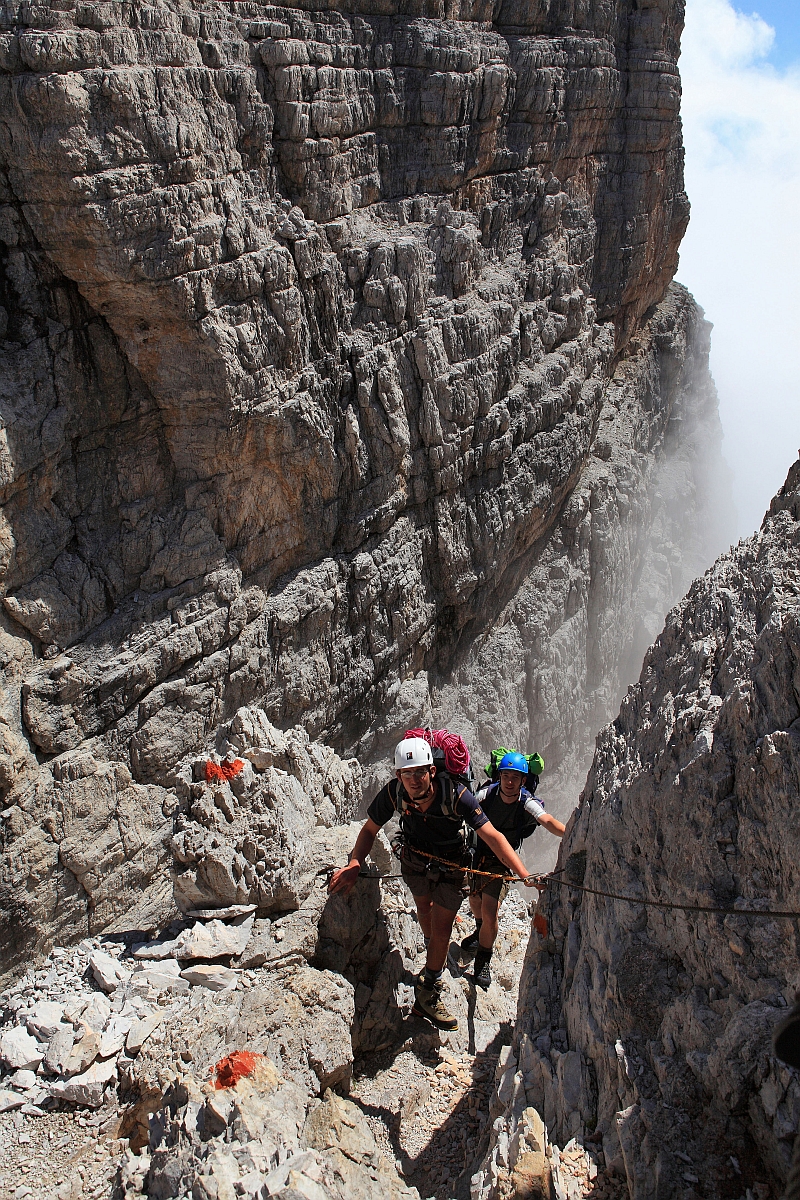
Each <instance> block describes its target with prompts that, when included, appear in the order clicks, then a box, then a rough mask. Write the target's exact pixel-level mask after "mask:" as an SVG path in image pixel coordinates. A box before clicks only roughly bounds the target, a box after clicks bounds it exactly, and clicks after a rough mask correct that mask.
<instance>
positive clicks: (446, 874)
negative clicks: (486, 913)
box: [400, 846, 469, 913]
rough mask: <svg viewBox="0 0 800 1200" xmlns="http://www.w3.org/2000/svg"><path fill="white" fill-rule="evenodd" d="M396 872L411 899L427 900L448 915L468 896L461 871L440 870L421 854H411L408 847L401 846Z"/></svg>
mask: <svg viewBox="0 0 800 1200" xmlns="http://www.w3.org/2000/svg"><path fill="white" fill-rule="evenodd" d="M400 870H401V872H402V875H403V881H404V882H405V884H406V887H407V888H408V889H409V891H410V892H411V895H412V896H413V897H414V899H415V900H416V899H417V898H420V899H421V898H422V897H428V898H429V899H430V900H432V901H433V903H434V904H438V905H439V907H440V908H445V909H447V911H448V912H452V913H457V912H458V910H459V909H460V908H461V903H462V901H463V900H464V898H465V897H466V896H467V895H468V894H469V888H468V886H467V874H466V871H465V870H464V871H454V870H452V869H451V868H450V867H443V866H441V865H440V864H439V863H437V862H433V861H432V860H431V859H429V858H425V857H424V856H423V855H421V854H415V853H414V851H413V850H412V849H411V847H410V846H404V847H403V854H402V858H401V859H400Z"/></svg>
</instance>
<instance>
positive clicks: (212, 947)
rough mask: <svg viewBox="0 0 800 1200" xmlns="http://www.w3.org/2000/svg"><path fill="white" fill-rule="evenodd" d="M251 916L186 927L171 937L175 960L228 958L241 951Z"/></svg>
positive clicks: (246, 940) (246, 941) (248, 931)
mask: <svg viewBox="0 0 800 1200" xmlns="http://www.w3.org/2000/svg"><path fill="white" fill-rule="evenodd" d="M253 919H254V918H253V917H252V916H247V917H238V918H236V919H235V920H234V921H233V922H232V923H231V924H225V923H224V922H222V921H218V920H212V921H208V922H206V923H202V922H199V921H198V923H197V924H196V925H195V926H194V927H193V928H192V929H186V930H184V932H183V933H181V934H179V936H178V937H177V938H176V940H175V948H174V950H173V954H174V957H175V958H178V959H184V960H185V959H192V958H232V957H234V956H235V955H237V954H241V953H242V952H243V950H244V948H245V946H246V945H247V943H248V941H249V940H250V934H251V932H252V929H253Z"/></svg>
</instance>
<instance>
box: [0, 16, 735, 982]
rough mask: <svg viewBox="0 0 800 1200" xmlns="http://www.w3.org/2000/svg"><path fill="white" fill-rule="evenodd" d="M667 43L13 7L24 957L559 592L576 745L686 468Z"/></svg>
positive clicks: (7, 102)
mask: <svg viewBox="0 0 800 1200" xmlns="http://www.w3.org/2000/svg"><path fill="white" fill-rule="evenodd" d="M681 21H682V5H681V4H679V3H675V2H671V0H660V2H659V3H648V4H647V5H646V6H644V5H642V4H641V3H638V0H617V2H616V3H609V2H608V0H596V2H592V3H588V4H586V3H577V2H576V0H558V2H555V0H552V2H548V3H546V4H544V3H543V4H535V5H533V6H531V5H527V4H526V5H518V4H516V3H514V2H513V0H505V2H503V3H499V4H495V5H484V4H481V3H475V4H464V5H462V6H458V5H452V6H445V5H443V4H442V5H440V4H437V3H430V4H425V3H420V4H414V3H412V4H403V5H402V6H401V5H397V6H395V5H393V4H391V3H389V4H384V3H381V4H380V5H377V4H375V5H370V4H369V3H366V2H365V3H359V4H358V5H350V6H348V7H343V6H342V7H339V6H334V5H333V4H331V5H328V6H324V5H323V6H321V7H320V9H318V10H313V11H311V10H309V11H306V9H304V8H300V7H294V8H282V7H277V6H271V5H262V4H258V3H255V2H253V0H234V2H232V3H224V4H223V3H216V2H214V0H203V2H198V3H189V2H187V0H174V2H170V3H167V2H166V0H164V2H160V0H159V2H157V3H153V4H146V3H142V2H140V0H134V2H133V3H125V4H122V3H117V2H116V0H109V2H104V3H71V2H70V0H65V2H64V3H63V4H59V5H58V6H52V7H50V6H48V5H37V6H30V5H28V4H21V3H14V2H9V3H6V4H4V5H3V7H2V9H0V292H1V293H2V294H1V295H0V303H2V309H0V336H2V339H3V340H2V345H1V346H0V354H2V370H0V404H2V409H3V419H4V430H3V444H2V466H1V468H0V485H1V486H2V497H1V498H2V502H3V524H2V530H1V531H0V547H1V548H2V556H1V558H0V570H1V571H2V578H1V581H0V582H1V583H2V593H3V616H2V646H3V656H2V658H3V661H2V669H3V673H4V677H3V710H2V714H1V715H2V727H1V731H2V739H3V744H2V754H0V785H2V788H3V794H4V801H3V802H4V806H5V807H4V809H3V813H4V816H3V822H4V825H3V859H2V885H1V886H2V888H3V897H4V902H3V905H4V910H5V912H6V914H7V919H6V923H5V924H4V925H3V932H2V935H1V936H0V944H2V946H3V953H4V957H5V961H6V962H8V963H10V964H12V963H13V962H14V961H17V960H21V959H22V958H23V957H24V956H26V955H28V954H30V953H31V952H32V950H33V949H35V948H36V947H38V946H41V945H44V944H46V943H47V942H48V941H49V939H50V938H51V937H52V936H56V937H58V938H59V940H62V941H64V940H66V939H68V938H70V937H73V936H76V935H77V934H78V933H79V932H84V931H85V930H86V929H87V927H88V928H91V929H98V928H102V927H106V926H107V925H108V924H109V923H112V922H113V921H115V920H118V919H119V920H123V919H124V920H126V921H130V920H141V921H142V922H145V923H146V922H147V921H151V920H152V919H153V914H154V912H155V911H157V909H158V905H159V904H160V903H162V899H161V898H160V893H159V888H160V887H161V882H160V881H163V876H164V868H165V864H166V861H167V859H166V850H165V839H166V838H167V837H168V836H169V833H170V832H171V820H172V813H173V811H174V807H175V788H176V786H177V784H178V781H179V779H180V778H181V776H180V771H181V770H182V769H183V767H184V766H185V764H186V762H187V761H188V757H189V756H190V755H192V754H194V753H195V752H196V751H197V750H198V749H200V748H204V749H211V748H213V746H214V744H215V739H216V737H217V731H218V730H219V728H220V726H221V724H222V723H223V722H225V721H229V720H230V719H231V718H232V716H233V715H234V713H236V712H237V711H238V710H239V709H240V708H241V707H242V706H248V705H249V706H254V707H256V708H260V709H263V710H265V711H266V713H267V714H268V715H269V717H270V718H271V720H272V721H273V722H275V723H276V724H277V725H279V726H280V727H282V728H289V727H293V726H295V725H298V724H302V725H304V726H305V728H306V729H307V730H308V731H309V732H310V733H311V734H312V735H314V736H324V737H326V738H328V739H330V740H332V741H334V742H335V744H336V745H337V746H338V747H339V748H352V747H353V746H354V745H355V744H356V743H357V742H358V741H359V739H362V738H363V736H364V731H365V730H367V729H369V727H370V725H371V723H372V722H373V720H374V718H375V716H376V714H384V713H386V712H387V711H389V710H392V709H393V708H394V709H395V711H397V702H398V699H400V700H402V696H403V695H405V694H406V693H405V692H403V691H402V690H403V689H404V688H405V689H406V692H407V691H408V690H409V689H410V690H411V692H412V693H414V694H416V693H415V692H414V689H415V688H419V686H420V682H419V681H420V680H423V686H427V684H425V683H424V678H423V677H427V678H431V679H433V680H434V681H435V682H436V687H439V686H440V685H441V681H442V680H445V679H446V678H447V677H448V673H449V672H450V671H451V670H452V669H454V668H456V667H459V666H460V665H462V664H463V663H464V661H465V653H466V652H467V651H468V650H469V648H470V646H471V645H472V644H473V643H474V641H475V639H476V637H477V635H478V633H479V632H480V631H485V630H486V629H489V628H492V627H493V624H494V622H495V621H496V619H497V618H498V616H499V615H500V614H501V613H502V612H504V611H505V610H506V606H507V605H508V604H509V603H510V602H512V601H513V598H514V597H515V596H516V595H517V593H518V591H519V589H520V587H521V586H522V585H523V582H524V580H525V579H526V577H527V576H528V575H529V574H530V571H531V570H532V568H533V567H534V566H536V565H537V564H538V565H539V569H540V572H541V571H544V570H546V571H547V575H548V587H547V592H548V595H547V598H546V604H545V605H544V606H543V608H542V610H541V611H540V610H539V608H538V603H534V601H533V599H532V596H534V595H535V596H536V597H537V598H538V596H539V594H540V592H541V588H540V587H536V586H535V585H534V584H531V585H529V586H528V590H527V591H524V592H523V593H520V597H521V598H520V600H519V601H518V608H517V609H515V610H514V611H518V612H520V613H522V612H523V611H525V610H530V612H531V618H530V620H529V621H528V620H527V618H526V622H527V623H526V628H528V627H530V628H531V629H533V628H536V629H537V630H540V631H541V633H540V635H537V636H538V638H539V640H538V641H537V642H536V643H535V644H536V646H537V650H536V657H537V663H539V664H540V665H539V666H538V667H537V668H536V670H539V671H540V672H541V679H540V680H539V682H538V683H537V682H536V679H535V678H534V676H535V671H531V669H530V668H529V667H528V665H527V663H526V672H527V673H528V674H529V675H530V680H529V683H528V684H527V685H526V686H527V688H528V691H530V692H531V694H532V695H533V694H535V693H536V692H537V689H538V690H539V692H540V693H541V694H542V696H546V697H551V696H552V697H553V699H552V701H550V700H549V699H548V700H547V701H546V702H545V701H543V702H542V703H544V704H545V708H544V710H543V711H542V712H540V716H541V718H542V721H543V724H542V725H541V726H539V727H535V729H534V732H536V733H538V732H539V730H540V729H541V731H542V733H541V736H542V737H546V738H548V739H549V742H551V743H552V744H553V745H554V746H558V748H559V749H558V753H559V754H560V755H561V756H562V757H563V758H564V760H567V759H568V758H569V755H570V754H571V753H573V751H574V747H573V746H572V743H571V740H570V739H571V738H572V737H573V732H574V731H573V730H572V728H571V726H570V720H569V710H570V708H571V707H573V706H574V702H575V697H576V696H577V694H578V692H579V691H580V690H581V689H582V688H583V684H582V682H581V679H582V672H588V674H587V679H588V680H589V682H590V685H591V686H590V691H591V694H592V696H596V697H597V700H596V705H595V700H591V701H587V702H586V703H585V704H582V706H579V707H580V712H579V713H578V715H577V717H576V721H577V724H578V725H579V726H580V729H581V731H583V730H585V728H586V726H587V723H590V722H591V720H592V712H593V711H599V710H598V709H597V705H599V709H603V706H604V705H605V704H606V702H607V700H608V699H609V698H610V697H612V696H613V695H614V694H615V692H616V689H617V687H618V678H619V670H620V669H621V668H620V663H619V661H618V660H619V659H620V654H622V655H623V656H624V654H625V653H627V650H626V651H622V652H618V651H617V650H616V649H611V650H610V649H609V646H610V645H612V644H615V637H616V634H615V631H614V629H613V623H612V622H611V613H612V611H613V609H614V606H615V605H617V604H620V603H621V604H622V605H623V607H625V608H627V605H628V603H629V598H630V597H632V596H634V595H635V594H637V593H642V592H643V591H646V590H647V586H646V579H647V578H649V577H651V576H652V572H653V569H654V567H653V564H654V563H655V562H656V559H655V558H654V557H653V556H652V555H651V556H650V558H648V557H647V555H646V554H645V553H644V551H643V547H644V544H645V543H644V542H642V540H641V537H640V535H639V534H638V533H637V532H636V526H635V523H634V520H633V515H632V514H637V513H638V512H641V513H643V514H646V515H647V522H646V523H647V524H649V525H650V526H651V527H652V528H656V527H657V526H658V520H654V519H651V516H650V513H651V511H652V510H653V506H654V505H655V507H656V508H657V494H658V490H659V489H658V486H656V483H655V480H656V476H657V474H658V472H657V470H656V468H655V466H654V463H655V460H656V459H659V461H662V460H664V456H663V455H662V453H661V451H662V449H663V447H665V446H666V445H667V443H668V442H669V441H670V439H671V440H672V441H674V442H675V443H676V445H678V446H679V447H683V449H679V453H683V454H688V455H689V457H690V458H691V457H692V452H691V450H690V449H689V448H688V447H689V446H690V445H691V440H692V437H694V436H695V433H694V432H692V433H691V434H690V435H689V437H688V440H687V439H686V438H683V439H682V437H681V434H680V429H681V425H680V422H679V421H678V417H679V416H680V415H681V413H684V418H683V419H684V420H686V412H687V411H688V409H689V408H691V399H690V397H691V395H692V392H691V388H690V387H689V386H688V381H689V378H690V376H692V374H693V372H695V373H699V375H702V367H701V366H698V365H697V364H699V363H701V360H702V358H703V343H704V338H705V334H704V333H703V332H702V327H701V325H700V324H699V319H698V316H697V314H696V312H695V310H694V308H693V305H692V302H691V301H690V299H689V298H688V297H687V296H686V295H685V294H682V293H680V292H677V291H673V292H671V293H670V294H669V295H667V288H668V285H669V281H670V279H671V278H672V275H673V273H674V269H675V265H676V261H677V248H678V244H679V241H680V238H681V235H682V233H683V230H684V228H685V225H686V220H687V215H688V206H687V201H686V197H685V195H684V193H683V190H682V148H681V141H680V127H679V121H678V102H679V80H678V74H677V68H676V59H677V53H678V39H679V34H680V28H681ZM707 386H708V385H707V381H706V382H705V383H701V387H700V392H699V395H700V409H701V410H702V412H705V413H706V415H705V416H703V415H702V412H701V416H700V418H699V424H696V425H693V424H692V421H693V420H694V418H692V417H690V418H689V419H688V422H687V424H686V425H685V427H686V428H688V429H691V430H694V431H695V432H696V430H697V429H700V428H701V427H702V425H703V421H706V424H707V425H708V427H709V428H710V424H709V422H711V423H713V422H712V418H711V416H709V415H708V413H709V411H710V410H709V404H710V403H711V402H710V401H709V400H708V397H707V396H706V395H705V393H704V391H703V388H705V387H707ZM704 397H705V398H704ZM712 407H713V406H712ZM673 417H675V420H673V419H672V418H673ZM612 429H613V434H612ZM714 436H716V435H714ZM626 461H627V463H628V465H627V466H626ZM664 461H665V460H664ZM628 473H629V474H630V479H628ZM690 474H691V472H690ZM687 478H688V476H687ZM579 484H580V487H579V490H578V492H577V493H576V487H577V486H578V485H579ZM626 496H627V497H628V500H625V499H624V497H626ZM587 504H588V505H589V508H591V510H592V515H591V518H590V519H591V526H592V528H591V537H588V534H587V524H586V520H587V513H588V511H589V510H588V509H587V507H586V506H587ZM626 505H629V506H630V507H629V509H628V511H627V512H626V511H624V510H625V509H626ZM702 511H703V507H702V503H701V502H700V499H698V504H697V506H696V507H695V508H693V509H692V513H693V517H692V520H695V521H697V522H698V523H699V522H701V521H702V520H703V519H704V518H703V517H702V516H701V513H702ZM603 528H605V530H606V532H605V533H603ZM617 531H618V532H619V537H617ZM587 539H588V540H587ZM669 540H670V538H669V536H666V537H664V538H661V542H659V544H660V545H661V544H662V543H663V544H664V545H666V544H667V543H668V542H669ZM656 541H658V538H657V539H656ZM576 546H577V547H580V546H583V549H582V550H579V557H580V555H582V556H583V560H586V559H587V555H588V560H591V561H588V560H587V561H583V560H581V562H580V563H579V564H578V566H577V567H576V568H575V570H573V567H572V565H570V563H571V559H570V555H573V554H574V553H575V547H576ZM565 547H566V548H567V549H566V550H565V549H564V548H565ZM587 547H588V548H587ZM604 547H605V550H604ZM659 553H660V551H659ZM565 554H566V557H567V559H568V560H569V562H567V563H562V566H561V567H559V565H558V562H557V560H558V559H559V558H561V559H563V558H564V557H565ZM592 556H593V557H592ZM604 556H605V557H604ZM606 557H607V560H608V561H607V562H606ZM648 563H649V564H650V565H649V566H648V565H647V564H648ZM662 565H663V564H662ZM673 566H674V567H675V572H674V573H677V574H680V569H679V566H678V565H676V564H672V565H669V564H667V565H666V566H664V570H665V571H666V572H667V573H668V574H669V573H670V572H672V570H673ZM565 570H566V572H567V573H566V575H564V574H563V573H562V574H560V575H559V571H562V572H563V571H565ZM579 577H580V578H579ZM535 578H536V579H538V578H539V577H538V576H537V577H535ZM573 579H574V581H575V587H574V588H573V587H572V582H573ZM581 580H582V581H583V582H581ZM655 590H656V592H659V589H658V587H656V589H655ZM659 595H660V592H659ZM637 603H638V602H637ZM576 605H577V607H578V609H580V610H581V613H582V616H581V620H582V621H583V624H584V626H586V627H587V628H588V624H587V622H589V620H590V619H591V622H592V623H596V619H597V618H598V616H599V614H601V613H602V614H606V615H605V616H603V618H602V621H600V624H601V625H602V626H603V629H602V630H601V631H600V632H598V635H597V639H596V644H595V643H592V644H591V645H589V644H588V643H586V647H585V651H586V652H585V655H584V657H585V663H586V664H587V665H586V666H585V667H583V666H582V667H579V668H578V669H577V672H576V674H575V678H574V679H573V680H572V681H568V680H565V678H564V672H563V671H562V670H561V668H560V664H561V663H562V662H563V661H564V658H565V656H566V655H569V654H570V653H571V652H572V650H571V639H572V638H573V635H572V633H571V632H570V630H571V629H573V628H574V629H575V631H576V633H575V639H576V640H577V643H581V650H582V652H583V642H585V641H586V637H585V634H580V632H579V631H578V626H579V624H580V622H577V623H575V624H574V626H570V625H569V621H570V617H571V616H573V615H574V613H573V611H572V610H573V607H574V606H576ZM647 607H648V605H647V603H644V605H642V604H639V608H640V609H642V610H644V609H646V608H647ZM534 610H535V611H534ZM637 611H638V609H637ZM503 619H504V620H505V617H504V618H503ZM629 635H630V636H631V637H633V636H635V628H634V624H632V623H631V622H629V621H628V620H627V616H626V625H625V637H628V636H629ZM526 636H527V635H526ZM582 639H583V641H582ZM561 642H563V643H564V645H565V647H566V649H565V650H563V651H562V649H561V648H560V644H561ZM520 661H521V660H520ZM548 673H549V674H548ZM548 681H549V682H548ZM401 693H402V695H401ZM505 699H506V698H505V695H500V700H501V701H502V702H503V703H505ZM538 704H539V702H538V701H536V702H535V703H533V702H532V707H534V708H537V705H538ZM547 704H550V705H551V707H549V708H548V707H547ZM593 705H595V708H593ZM590 710H592V711H590ZM537 711H539V708H537ZM604 711H605V710H604ZM467 715H468V714H467ZM394 719H395V718H391V719H390V723H391V720H394ZM537 719H538V718H537ZM384 732H385V731H384ZM377 740H378V734H377V733H373V734H370V735H368V736H367V738H366V740H365V741H364V742H363V746H364V749H365V752H366V750H367V749H368V747H369V746H371V747H372V749H373V750H374V748H375V746H376V744H377Z"/></svg>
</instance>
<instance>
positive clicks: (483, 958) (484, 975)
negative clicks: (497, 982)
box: [472, 950, 492, 990]
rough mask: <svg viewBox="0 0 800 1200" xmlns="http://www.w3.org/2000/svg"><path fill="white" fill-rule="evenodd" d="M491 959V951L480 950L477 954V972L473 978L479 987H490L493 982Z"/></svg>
mask: <svg viewBox="0 0 800 1200" xmlns="http://www.w3.org/2000/svg"><path fill="white" fill-rule="evenodd" d="M491 959H492V954H491V951H490V952H489V953H488V954H487V953H486V952H485V951H483V950H478V953H477V954H476V956H475V973H474V975H473V976H472V979H473V982H474V983H475V984H476V986H477V987H479V988H483V989H484V990H485V989H486V988H488V987H489V985H490V984H491V982H492V972H491V971H490V970H489V963H490V962H491Z"/></svg>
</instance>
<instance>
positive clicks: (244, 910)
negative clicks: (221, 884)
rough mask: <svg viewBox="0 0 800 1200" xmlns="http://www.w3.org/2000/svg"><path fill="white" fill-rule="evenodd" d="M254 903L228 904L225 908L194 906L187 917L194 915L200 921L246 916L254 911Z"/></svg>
mask: <svg viewBox="0 0 800 1200" xmlns="http://www.w3.org/2000/svg"><path fill="white" fill-rule="evenodd" d="M256 908H257V905H255V904H229V905H228V907H227V908H195V909H193V910H192V911H191V912H189V913H187V914H186V915H187V917H195V918H197V919H198V920H200V921H213V920H217V921H226V920H229V919H230V918H231V917H246V916H247V914H248V913H253V912H255V911H256Z"/></svg>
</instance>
